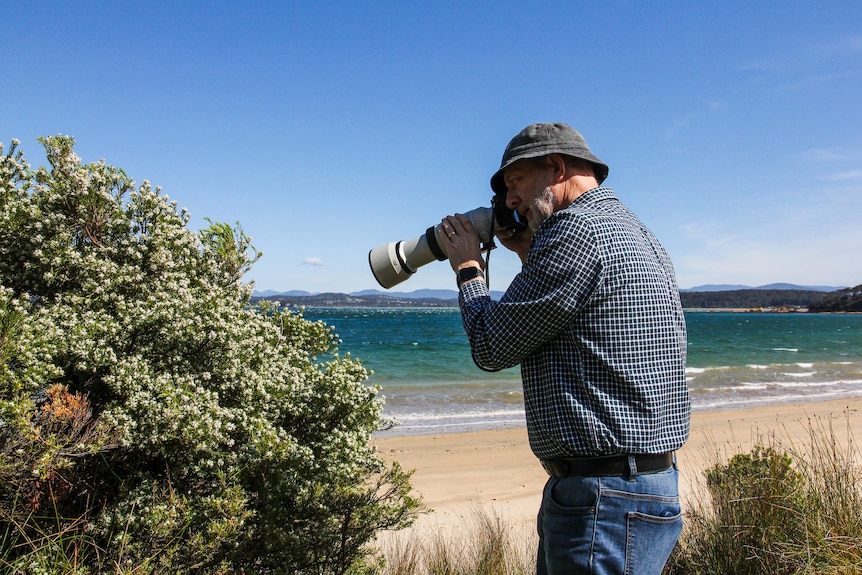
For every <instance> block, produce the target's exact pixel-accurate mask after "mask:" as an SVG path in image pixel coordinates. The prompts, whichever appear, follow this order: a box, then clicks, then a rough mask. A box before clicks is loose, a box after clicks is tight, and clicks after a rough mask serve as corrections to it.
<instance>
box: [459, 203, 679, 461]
mask: <svg viewBox="0 0 862 575" xmlns="http://www.w3.org/2000/svg"><path fill="white" fill-rule="evenodd" d="M459 302H460V306H461V312H462V317H463V322H464V329H465V331H466V332H467V336H468V338H469V340H470V347H471V350H472V354H473V360H474V361H475V362H476V364H477V365H478V366H479V367H481V368H482V369H485V370H488V371H497V370H500V369H505V368H508V367H512V366H515V365H519V364H520V366H521V378H522V380H523V388H524V405H525V411H526V418H527V431H528V434H529V438H530V445H531V448H532V450H533V452H534V453H535V455H536V456H537V457H539V458H540V459H554V458H561V457H576V456H599V455H616V454H640V453H663V452H667V451H673V450H675V449H677V448H679V447H680V446H681V445H682V444H683V443H684V442H685V440H686V439H687V437H688V431H689V420H690V414H691V407H690V402H689V396H688V387H687V385H686V381H685V357H686V329H685V318H684V316H683V312H682V306H681V305H680V301H679V291H678V288H677V285H676V279H675V274H674V270H673V265H672V264H671V261H670V259H669V258H668V256H667V254H666V253H665V251H664V249H663V248H662V246H661V245H660V244H659V242H658V240H657V239H656V238H655V237H654V236H653V234H652V233H651V232H650V231H649V230H648V229H647V228H646V226H644V225H643V224H642V223H641V222H640V220H639V219H638V218H637V217H636V216H635V215H634V214H633V213H632V212H631V211H630V210H629V209H628V208H627V207H625V206H624V205H623V204H622V203H621V202H620V201H619V200H618V199H617V197H616V194H615V193H614V192H613V190H612V189H611V188H609V187H600V188H595V189H593V190H590V191H588V192H586V193H585V194H583V195H581V196H580V197H578V198H577V199H576V200H575V201H574V202H573V203H572V204H571V205H570V206H569V207H567V208H566V209H564V210H560V211H558V212H555V213H554V214H552V215H551V216H550V217H549V218H547V219H546V220H545V221H544V222H543V223H542V224H541V225H540V226H539V228H538V229H537V230H536V231H535V233H534V234H533V241H532V245H531V247H530V252H529V254H528V256H527V258H526V260H525V261H524V264H523V268H522V270H521V272H520V273H519V274H518V275H517V276H516V277H515V278H514V280H513V281H512V283H511V284H510V286H509V289H508V290H507V291H506V293H505V294H504V295H503V297H502V298H501V299H500V301H499V302H493V301H492V300H491V298H490V296H489V294H488V288H487V286H486V285H485V283H484V282H466V283H464V284H463V285H462V286H461V290H460V294H459Z"/></svg>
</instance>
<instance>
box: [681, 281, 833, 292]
mask: <svg viewBox="0 0 862 575" xmlns="http://www.w3.org/2000/svg"><path fill="white" fill-rule="evenodd" d="M843 288H844V286H837V287H836V286H800V285H796V284H786V283H777V284H768V285H764V286H758V287H752V286H745V285H731V284H707V285H702V286H696V287H693V288H686V289H681V290H679V291H680V292H712V291H737V290H803V291H820V292H829V291H836V290H840V289H843Z"/></svg>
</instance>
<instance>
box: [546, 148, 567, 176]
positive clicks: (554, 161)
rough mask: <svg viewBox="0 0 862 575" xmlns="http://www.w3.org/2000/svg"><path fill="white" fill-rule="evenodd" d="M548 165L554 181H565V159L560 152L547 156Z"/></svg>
mask: <svg viewBox="0 0 862 575" xmlns="http://www.w3.org/2000/svg"><path fill="white" fill-rule="evenodd" d="M548 166H549V167H550V168H551V171H552V174H553V178H554V183H559V182H562V181H565V179H566V178H567V177H568V175H569V174H567V173H566V172H567V166H566V159H565V158H564V157H563V156H562V155H560V154H551V155H550V156H548Z"/></svg>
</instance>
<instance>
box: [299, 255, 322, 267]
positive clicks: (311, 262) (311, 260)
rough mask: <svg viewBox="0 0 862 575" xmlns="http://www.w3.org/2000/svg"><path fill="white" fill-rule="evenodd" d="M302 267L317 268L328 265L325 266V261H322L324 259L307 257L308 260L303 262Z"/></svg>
mask: <svg viewBox="0 0 862 575" xmlns="http://www.w3.org/2000/svg"><path fill="white" fill-rule="evenodd" d="M302 265H304V266H316V267H320V266H324V265H326V264H324V263H323V260H322V259H320V258H317V257H307V258H305V259H304V260H302Z"/></svg>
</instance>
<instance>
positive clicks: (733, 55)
mask: <svg viewBox="0 0 862 575" xmlns="http://www.w3.org/2000/svg"><path fill="white" fill-rule="evenodd" d="M3 12H4V14H3V25H2V27H0V40H2V45H3V47H4V54H3V57H2V60H0V78H2V80H1V81H0V84H2V86H3V88H2V89H0V110H2V111H1V112H0V142H4V144H5V145H7V146H8V143H9V141H10V140H11V139H12V138H18V139H20V140H21V142H22V148H23V149H24V151H25V153H26V154H27V155H28V157H29V159H30V161H31V163H33V164H37V165H40V164H42V163H44V156H43V155H42V154H41V148H40V146H39V144H38V143H37V141H36V138H37V137H38V136H40V135H51V134H58V133H62V134H68V135H72V136H74V137H75V138H76V139H77V142H78V144H77V151H78V154H79V155H80V156H81V157H82V159H83V160H84V161H86V162H91V161H97V160H98V159H100V158H104V159H105V160H106V161H107V162H108V163H110V164H113V165H116V166H120V167H122V168H124V169H125V170H126V172H127V173H128V174H129V175H130V176H132V177H134V178H135V179H136V180H137V181H139V182H140V181H143V180H144V179H147V180H149V181H151V182H152V183H153V184H154V185H159V186H161V187H162V189H163V192H164V193H166V194H168V195H169V196H170V197H171V198H172V199H175V200H177V201H178V202H179V204H180V206H184V207H187V208H188V209H189V210H190V212H191V213H192V215H193V220H192V225H193V226H194V227H199V226H201V225H203V223H204V218H205V217H208V218H210V219H213V220H216V221H224V222H228V223H231V224H233V223H236V222H240V223H241V225H242V227H243V229H244V230H245V231H246V233H248V234H249V235H250V236H252V237H253V238H254V242H253V243H254V245H255V246H256V247H257V248H258V249H260V250H261V251H263V252H264V256H263V258H262V259H261V260H260V261H259V262H258V263H257V264H256V266H255V268H254V269H253V271H252V272H251V274H250V276H249V277H248V279H249V280H254V281H255V284H256V288H257V289H259V290H277V291H287V290H294V289H297V290H306V291H311V292H323V291H342V292H352V291H359V290H363V289H369V288H378V287H379V286H377V284H376V282H375V280H374V278H373V276H372V275H371V273H370V271H369V268H368V263H367V257H368V251H369V250H370V249H371V248H373V247H375V246H377V245H380V244H383V243H386V242H389V241H392V240H399V239H408V238H411V237H414V236H416V235H419V234H421V233H423V232H424V230H425V229H426V228H427V227H428V226H429V225H432V224H434V223H437V222H439V220H440V218H441V217H442V216H444V215H446V214H449V213H454V212H464V211H467V210H470V209H473V208H475V207H479V206H484V205H489V200H490V196H491V191H490V188H489V186H488V180H489V178H490V176H491V174H492V173H493V172H494V171H495V170H496V169H497V167H498V166H499V162H500V156H501V154H502V151H503V148H504V147H505V145H506V143H507V142H508V141H509V139H510V138H511V137H512V136H513V135H514V134H515V133H517V132H518V131H519V130H520V129H521V128H523V127H524V126H526V125H527V124H530V123H533V122H538V121H543V122H558V121H559V122H567V123H569V124H571V125H572V126H573V127H575V128H576V129H578V130H580V131H581V132H582V133H583V134H584V136H585V137H586V139H587V141H588V142H589V144H590V146H591V147H592V149H593V151H594V152H595V154H596V155H597V156H598V157H600V158H601V159H602V160H603V161H604V162H606V163H608V164H609V165H610V168H611V171H610V177H609V178H608V180H607V183H608V184H609V185H610V186H612V187H613V188H614V189H615V190H616V192H617V194H618V195H619V197H620V198H621V199H622V201H623V202H624V203H626V204H628V205H629V206H630V207H632V209H634V211H635V212H636V213H638V214H639V215H640V216H641V218H642V219H643V220H644V222H645V223H646V224H647V225H648V226H649V227H650V228H651V229H652V230H653V231H654V232H655V234H656V235H657V236H658V237H659V239H660V240H661V241H662V242H663V244H664V245H665V247H666V248H667V250H668V252H669V253H670V255H671V257H672V259H673V260H674V263H675V265H676V270H677V276H678V280H679V284H680V287H683V288H688V287H692V286H697V285H702V284H718V283H720V284H746V285H762V284H768V283H773V282H791V283H796V284H802V285H832V286H851V285H857V284H859V283H862V225H860V222H862V111H860V103H859V102H860V101H862V97H860V94H862V2H858V1H846V2H830V1H819V2H793V1H783V2H751V1H750V0H749V1H743V2H740V1H726V2H701V3H694V2H671V1H662V2H649V1H630V2H629V1H613V0H611V1H606V2H590V3H588V2H542V1H531V2H450V1H445V0H442V1H441V0H437V1H434V2H255V1H244V2H223V3H216V2H195V1H186V2H158V1H154V2H109V1H104V2H88V1H79V2H65V1H64V2H41V1H38V0H34V1H32V2H25V3H18V4H15V5H12V6H7V7H6V8H5V9H4V10H3ZM518 267H519V264H518V261H517V258H516V257H515V256H514V255H512V254H510V253H508V252H506V250H505V249H497V250H495V251H494V252H493V253H492V256H491V287H492V288H493V289H497V290H502V289H505V287H506V286H507V285H508V283H509V281H510V280H511V278H512V277H513V276H514V275H515V274H516V273H517V271H518ZM454 285H455V284H454V277H453V274H452V272H451V270H450V268H449V266H448V264H446V263H437V262H435V263H432V264H429V265H427V266H425V267H423V268H421V269H420V270H419V272H418V273H417V274H416V275H415V276H414V277H413V278H411V279H410V280H409V281H408V282H406V283H404V284H401V285H400V286H398V287H397V288H395V289H396V290H397V291H411V290H414V289H420V288H448V289H452V288H453V287H454Z"/></svg>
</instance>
